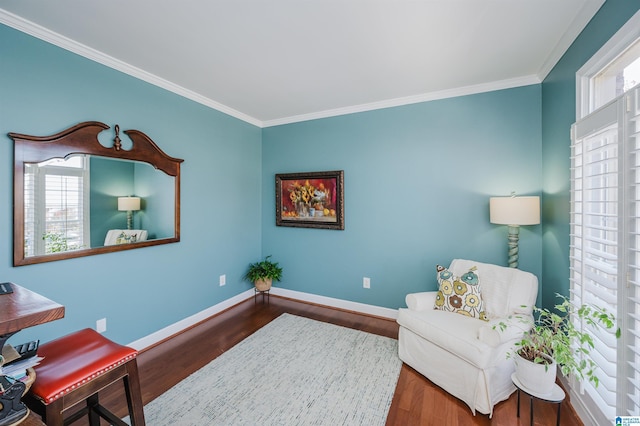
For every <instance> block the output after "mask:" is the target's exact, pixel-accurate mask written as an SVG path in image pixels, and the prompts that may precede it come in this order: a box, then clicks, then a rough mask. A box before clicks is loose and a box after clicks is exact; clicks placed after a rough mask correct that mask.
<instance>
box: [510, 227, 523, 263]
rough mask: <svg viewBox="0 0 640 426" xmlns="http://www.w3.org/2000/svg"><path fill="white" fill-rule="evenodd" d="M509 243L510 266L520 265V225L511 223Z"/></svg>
mask: <svg viewBox="0 0 640 426" xmlns="http://www.w3.org/2000/svg"><path fill="white" fill-rule="evenodd" d="M507 239H508V245H509V267H510V268H517V267H518V240H519V239H520V227H519V226H518V225H509V235H508V237H507Z"/></svg>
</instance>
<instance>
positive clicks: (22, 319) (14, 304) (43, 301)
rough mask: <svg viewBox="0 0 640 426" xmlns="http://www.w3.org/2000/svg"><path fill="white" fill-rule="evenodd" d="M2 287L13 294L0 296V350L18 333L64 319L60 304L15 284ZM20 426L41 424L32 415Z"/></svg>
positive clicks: (62, 307) (62, 308)
mask: <svg viewBox="0 0 640 426" xmlns="http://www.w3.org/2000/svg"><path fill="white" fill-rule="evenodd" d="M2 285H4V286H7V285H11V288H12V289H13V293H9V294H0V349H1V348H2V347H3V346H4V344H5V342H6V341H7V339H8V338H9V337H11V336H12V335H14V334H15V333H17V332H18V331H20V330H23V329H25V328H28V327H33V326H35V325H39V324H44V323H46V322H50V321H55V320H57V319H60V318H63V317H64V306H62V305H61V304H59V303H56V302H54V301H52V300H49V299H47V298H46V297H44V296H42V295H40V294H38V293H35V292H33V291H31V290H28V289H26V288H24V287H21V286H19V285H17V284H13V283H3V284H2ZM21 423H22V421H21ZM22 424H23V425H24V426H26V425H41V424H43V423H42V422H41V421H40V419H39V418H38V417H37V416H35V415H34V414H33V413H32V414H30V415H29V418H28V419H26V421H25V422H24V423H22Z"/></svg>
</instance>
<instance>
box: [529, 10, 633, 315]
mask: <svg viewBox="0 0 640 426" xmlns="http://www.w3.org/2000/svg"><path fill="white" fill-rule="evenodd" d="M639 9H640V1H639V0H608V1H606V2H605V4H604V5H603V6H602V8H600V10H599V11H598V13H597V14H596V15H595V16H594V18H593V19H592V20H591V22H590V23H589V25H587V27H586V28H585V29H584V30H583V32H582V33H581V34H580V36H579V37H578V38H577V39H576V41H575V42H574V43H573V45H572V46H571V47H570V48H569V49H568V50H567V52H566V53H565V54H564V56H563V57H562V59H561V60H560V61H559V62H558V63H557V64H556V66H555V67H554V69H553V70H552V71H551V72H550V73H549V75H548V76H547V78H545V80H544V81H543V83H542V165H543V169H542V175H543V181H542V185H543V196H542V205H543V217H542V222H543V245H542V253H543V262H542V264H543V272H542V276H543V283H544V299H543V304H544V305H545V306H552V305H553V304H554V303H555V301H554V295H555V294H556V293H561V294H568V291H569V179H570V171H569V167H570V162H569V155H570V148H569V147H570V144H571V137H570V133H569V129H570V127H571V124H572V123H574V122H575V121H576V72H577V71H578V70H579V69H580V68H581V67H582V66H583V65H584V64H585V63H586V62H587V61H588V60H589V59H590V58H591V57H592V56H593V55H594V54H595V53H596V52H597V51H598V50H599V49H600V48H601V47H602V46H603V45H604V44H605V43H606V42H607V41H608V40H609V39H610V38H611V37H612V36H613V35H614V34H615V33H616V32H617V31H618V29H620V27H622V26H623V25H624V24H625V23H626V22H627V21H628V20H629V18H631V17H632V16H633V15H634V14H635V13H636V12H637V11H638V10H639Z"/></svg>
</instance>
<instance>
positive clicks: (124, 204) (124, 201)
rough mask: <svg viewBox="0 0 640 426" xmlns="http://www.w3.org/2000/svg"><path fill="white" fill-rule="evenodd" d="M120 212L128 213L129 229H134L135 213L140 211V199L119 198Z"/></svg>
mask: <svg viewBox="0 0 640 426" xmlns="http://www.w3.org/2000/svg"><path fill="white" fill-rule="evenodd" d="M118 210H120V211H126V212H127V229H132V223H133V212H134V211H138V210H140V197H118Z"/></svg>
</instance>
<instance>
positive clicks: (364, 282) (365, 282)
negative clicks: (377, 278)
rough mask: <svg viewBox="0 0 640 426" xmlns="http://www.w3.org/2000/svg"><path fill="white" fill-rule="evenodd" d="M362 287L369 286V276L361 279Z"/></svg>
mask: <svg viewBox="0 0 640 426" xmlns="http://www.w3.org/2000/svg"><path fill="white" fill-rule="evenodd" d="M362 287H363V288H371V278H368V277H364V278H363V279H362Z"/></svg>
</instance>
